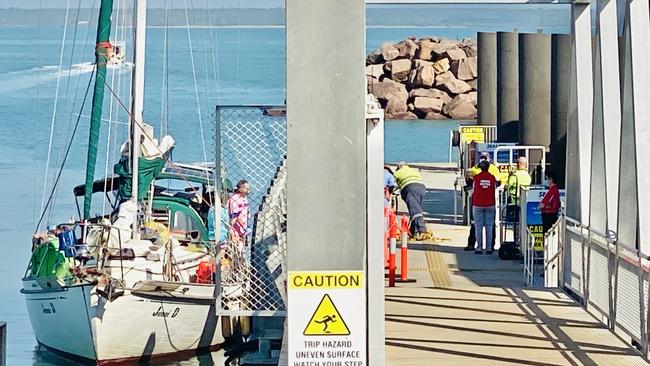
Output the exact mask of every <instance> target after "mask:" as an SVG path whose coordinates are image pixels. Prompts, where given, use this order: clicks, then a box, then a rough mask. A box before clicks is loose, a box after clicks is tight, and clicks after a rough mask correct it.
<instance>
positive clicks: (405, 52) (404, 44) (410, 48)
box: [395, 39, 418, 59]
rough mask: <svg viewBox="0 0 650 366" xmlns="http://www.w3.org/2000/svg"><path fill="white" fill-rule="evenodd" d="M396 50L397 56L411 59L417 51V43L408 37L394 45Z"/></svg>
mask: <svg viewBox="0 0 650 366" xmlns="http://www.w3.org/2000/svg"><path fill="white" fill-rule="evenodd" d="M395 47H396V48H397V50H398V51H399V56H398V57H399V58H408V59H412V58H413V57H415V54H416V53H417V50H418V45H417V43H415V42H413V41H412V40H410V39H405V40H403V41H401V42H399V43H397V44H396V45H395Z"/></svg>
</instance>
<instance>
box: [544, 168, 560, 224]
mask: <svg viewBox="0 0 650 366" xmlns="http://www.w3.org/2000/svg"><path fill="white" fill-rule="evenodd" d="M546 180H547V181H548V191H546V194H545V195H544V198H542V202H540V203H539V209H540V211H541V212H542V227H543V230H544V236H546V233H547V232H548V231H549V230H550V229H551V227H553V224H555V221H557V216H558V212H559V211H560V189H559V188H558V186H557V183H556V180H557V179H556V178H555V174H554V173H553V172H550V171H547V172H546Z"/></svg>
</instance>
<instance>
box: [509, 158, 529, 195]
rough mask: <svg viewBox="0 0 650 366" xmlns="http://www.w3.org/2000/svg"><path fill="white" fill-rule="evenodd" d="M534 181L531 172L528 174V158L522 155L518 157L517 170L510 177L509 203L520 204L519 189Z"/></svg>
mask: <svg viewBox="0 0 650 366" xmlns="http://www.w3.org/2000/svg"><path fill="white" fill-rule="evenodd" d="M531 182H532V178H531V177H530V174H528V159H526V158H525V157H523V156H521V157H519V158H518V159H517V170H515V171H514V172H513V173H512V174H510V176H509V177H508V186H507V188H506V189H507V190H508V204H509V205H518V204H519V191H520V188H521V187H525V188H526V187H528V186H530V183H531Z"/></svg>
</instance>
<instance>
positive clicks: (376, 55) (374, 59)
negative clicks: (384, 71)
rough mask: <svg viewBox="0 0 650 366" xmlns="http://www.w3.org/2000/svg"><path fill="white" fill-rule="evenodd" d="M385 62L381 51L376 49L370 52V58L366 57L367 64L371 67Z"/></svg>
mask: <svg viewBox="0 0 650 366" xmlns="http://www.w3.org/2000/svg"><path fill="white" fill-rule="evenodd" d="M382 62H384V57H383V56H382V55H381V49H379V48H378V49H376V50H372V51H370V53H369V54H368V57H366V63H367V64H370V65H374V64H380V63H382Z"/></svg>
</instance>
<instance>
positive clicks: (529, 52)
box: [519, 33, 551, 147]
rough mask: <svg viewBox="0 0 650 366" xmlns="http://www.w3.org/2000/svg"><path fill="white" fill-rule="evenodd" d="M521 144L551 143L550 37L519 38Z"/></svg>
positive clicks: (544, 35) (533, 35) (531, 35)
mask: <svg viewBox="0 0 650 366" xmlns="http://www.w3.org/2000/svg"><path fill="white" fill-rule="evenodd" d="M519 143H520V144H522V145H543V146H547V147H548V146H549V145H550V144H551V36H550V35H548V34H537V33H534V34H520V35H519Z"/></svg>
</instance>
